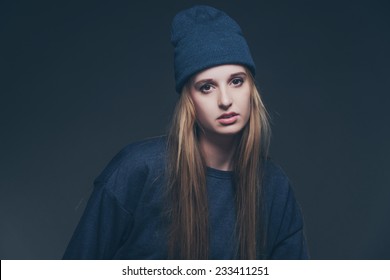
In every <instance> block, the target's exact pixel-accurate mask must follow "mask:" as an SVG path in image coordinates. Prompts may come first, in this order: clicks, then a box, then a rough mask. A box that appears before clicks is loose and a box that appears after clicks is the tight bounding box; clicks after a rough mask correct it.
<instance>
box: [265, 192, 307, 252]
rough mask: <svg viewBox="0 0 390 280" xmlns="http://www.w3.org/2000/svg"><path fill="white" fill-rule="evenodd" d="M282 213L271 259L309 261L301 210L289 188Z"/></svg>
mask: <svg viewBox="0 0 390 280" xmlns="http://www.w3.org/2000/svg"><path fill="white" fill-rule="evenodd" d="M282 209H283V210H282V212H281V220H280V221H281V222H280V224H279V225H278V229H277V234H276V239H275V242H274V246H273V248H272V251H271V255H270V258H271V259H308V258H309V254H308V249H307V243H306V238H305V233H304V227H303V217H302V213H301V209H300V207H299V205H298V203H297V201H296V199H295V197H294V193H293V190H292V188H291V186H290V185H289V186H288V192H287V199H286V200H285V205H284V206H283V208H282Z"/></svg>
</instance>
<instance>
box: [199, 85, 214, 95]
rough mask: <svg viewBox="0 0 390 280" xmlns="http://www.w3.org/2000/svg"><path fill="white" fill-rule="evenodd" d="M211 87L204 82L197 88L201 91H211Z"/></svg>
mask: <svg viewBox="0 0 390 280" xmlns="http://www.w3.org/2000/svg"><path fill="white" fill-rule="evenodd" d="M211 89H212V87H211V85H210V84H204V85H202V86H201V87H200V88H199V90H200V91H201V92H203V93H209V92H210V91H211Z"/></svg>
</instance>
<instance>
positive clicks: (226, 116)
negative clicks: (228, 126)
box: [218, 112, 238, 120]
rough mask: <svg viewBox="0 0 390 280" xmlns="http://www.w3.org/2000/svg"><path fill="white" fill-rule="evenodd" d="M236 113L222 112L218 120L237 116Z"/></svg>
mask: <svg viewBox="0 0 390 280" xmlns="http://www.w3.org/2000/svg"><path fill="white" fill-rule="evenodd" d="M237 115H238V114H237V113H235V112H231V113H224V114H222V115H220V116H219V117H218V120H220V119H229V118H232V117H235V116H237Z"/></svg>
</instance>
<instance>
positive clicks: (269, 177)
mask: <svg viewBox="0 0 390 280" xmlns="http://www.w3.org/2000/svg"><path fill="white" fill-rule="evenodd" d="M263 176H264V177H263V185H264V187H266V188H267V189H270V188H271V189H273V190H275V188H277V189H279V191H286V190H288V188H289V185H290V181H289V179H288V177H287V175H286V173H285V172H284V170H283V169H282V168H281V167H280V166H279V165H278V164H276V163H274V162H273V161H272V160H271V159H267V160H266V161H265V163H264V174H263Z"/></svg>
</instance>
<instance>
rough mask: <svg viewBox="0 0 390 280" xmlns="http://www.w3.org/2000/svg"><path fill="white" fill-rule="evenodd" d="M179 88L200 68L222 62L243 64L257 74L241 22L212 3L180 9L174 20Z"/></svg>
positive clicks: (177, 83)
mask: <svg viewBox="0 0 390 280" xmlns="http://www.w3.org/2000/svg"><path fill="white" fill-rule="evenodd" d="M171 42H172V44H173V46H174V48H175V57H174V66H175V79H176V91H177V92H179V93H180V92H181V90H182V88H183V86H184V84H185V83H186V82H187V80H188V79H189V78H190V77H191V76H192V75H194V74H196V73H197V72H199V71H202V70H205V69H207V68H210V67H213V66H217V65H222V64H241V65H244V66H247V67H248V69H249V70H250V71H251V72H252V74H253V75H254V74H255V63H254V62H253V59H252V57H251V54H250V51H249V47H248V44H247V43H246V41H245V38H244V37H243V35H242V31H241V28H240V26H239V25H238V24H237V23H236V22H235V21H234V20H233V19H232V18H230V17H229V16H228V15H227V14H226V13H224V12H222V11H220V10H217V9H215V8H212V7H209V6H194V7H192V8H190V9H188V10H184V11H181V12H179V13H178V14H177V15H176V16H175V17H174V19H173V21H172V29H171Z"/></svg>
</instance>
